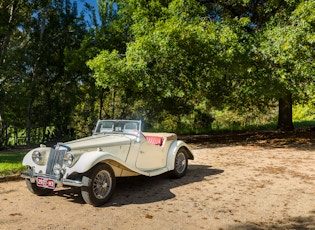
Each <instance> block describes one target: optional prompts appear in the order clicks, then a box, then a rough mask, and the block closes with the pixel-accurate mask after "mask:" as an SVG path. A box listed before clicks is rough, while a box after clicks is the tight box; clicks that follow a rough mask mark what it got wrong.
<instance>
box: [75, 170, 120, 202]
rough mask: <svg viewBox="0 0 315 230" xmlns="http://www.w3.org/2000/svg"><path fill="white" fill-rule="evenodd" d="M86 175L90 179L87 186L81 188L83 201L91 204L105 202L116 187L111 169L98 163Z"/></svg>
mask: <svg viewBox="0 0 315 230" xmlns="http://www.w3.org/2000/svg"><path fill="white" fill-rule="evenodd" d="M88 177H89V178H90V179H91V181H90V183H89V186H87V187H82V189H81V194H82V197H83V199H84V201H85V202H86V203H87V204H91V205H93V206H101V205H103V204H105V203H106V202H107V201H108V200H109V199H110V198H111V196H112V195H113V193H114V191H115V188H116V177H115V174H114V171H113V169H112V168H111V167H110V166H109V165H107V164H98V165H96V166H95V167H94V168H93V170H92V171H91V172H90V174H89V175H88Z"/></svg>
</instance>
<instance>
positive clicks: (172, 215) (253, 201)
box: [0, 138, 315, 230]
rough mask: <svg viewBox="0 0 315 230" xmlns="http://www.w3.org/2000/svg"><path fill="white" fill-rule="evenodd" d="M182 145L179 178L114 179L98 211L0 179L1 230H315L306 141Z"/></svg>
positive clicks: (313, 157) (74, 197)
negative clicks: (184, 154) (185, 153)
mask: <svg viewBox="0 0 315 230" xmlns="http://www.w3.org/2000/svg"><path fill="white" fill-rule="evenodd" d="M191 140H192V139H191ZM204 140H206V138H205V139H204ZM189 145H190V147H191V148H192V150H193V153H194V155H195V160H194V161H190V162H189V168H188V171H187V175H186V176H185V177H183V178H181V179H175V180H174V179H170V178H168V176H167V175H161V176H158V177H152V178H148V177H133V178H123V179H119V180H118V184H117V189H116V193H115V195H114V196H113V198H112V199H111V200H110V201H109V202H108V203H107V204H106V205H105V206H102V207H98V208H95V207H93V206H90V205H87V204H85V203H84V202H83V200H82V197H81V196H80V195H78V194H77V193H75V192H74V191H72V190H68V189H58V190H57V191H55V193H54V195H51V196H44V197H39V196H36V195H33V194H31V193H30V192H29V191H28V190H27V188H26V185H25V182H24V181H23V180H18V181H4V182H1V183H0V213H1V215H0V229H3V230H6V229H8V230H13V229H16V230H17V229H22V230H24V229H75V230H79V229H159V230H160V229H174V230H175V229H176V230H177V229H255V230H260V229H300V230H302V229H303V230H304V229H314V230H315V168H314V165H315V154H314V153H315V151H314V150H315V145H314V144H313V142H311V141H309V140H306V139H298V140H294V141H288V139H285V140H284V139H277V140H274V139H273V140H263V139H257V138H256V140H255V141H250V142H246V143H245V142H243V143H234V144H213V143H210V142H206V141H202V142H199V143H198V142H196V141H191V142H190V144H189Z"/></svg>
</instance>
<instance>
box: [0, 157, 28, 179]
mask: <svg viewBox="0 0 315 230" xmlns="http://www.w3.org/2000/svg"><path fill="white" fill-rule="evenodd" d="M25 154H26V152H17V153H2V152H0V176H10V175H15V174H19V173H21V172H22V171H24V170H25V169H26V167H25V166H23V165H22V160H23V157H24V156H25Z"/></svg>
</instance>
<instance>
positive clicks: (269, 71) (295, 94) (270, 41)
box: [258, 1, 315, 130]
mask: <svg viewBox="0 0 315 230" xmlns="http://www.w3.org/2000/svg"><path fill="white" fill-rule="evenodd" d="M314 12H315V2H314V1H302V2H301V3H300V4H298V5H297V6H296V8H295V9H294V10H293V11H292V12H291V13H290V14H289V15H288V16H287V17H286V18H285V20H283V15H281V14H277V15H275V16H274V17H273V18H272V19H271V20H270V22H269V23H268V24H267V26H266V29H265V30H264V33H263V38H262V40H261V43H260V48H259V50H258V51H259V55H260V56H261V59H262V60H263V61H264V63H265V65H264V66H265V68H264V70H265V72H264V73H263V77H264V78H266V79H268V78H269V79H271V82H273V83H274V84H275V85H274V86H275V87H273V88H272V89H273V90H272V91H271V92H270V91H269V93H272V94H273V95H274V97H275V98H277V99H279V120H278V129H281V130H292V129H293V124H292V105H293V103H294V102H296V101H297V102H298V101H301V99H304V100H305V99H309V98H310V96H312V94H313V91H312V90H311V89H312V87H314V77H315V64H314V58H315V50H314V43H315V32H314V31H315V16H314Z"/></svg>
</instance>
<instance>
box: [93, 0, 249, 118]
mask: <svg viewBox="0 0 315 230" xmlns="http://www.w3.org/2000/svg"><path fill="white" fill-rule="evenodd" d="M128 3H129V5H128V7H127V9H133V11H132V12H133V13H132V16H131V19H132V24H130V25H129V27H130V30H131V33H132V37H133V38H134V39H133V40H132V41H130V42H129V43H128V44H127V49H126V52H125V53H120V52H118V51H116V50H114V51H110V50H105V51H103V52H101V53H100V54H99V55H98V56H97V57H96V58H94V59H93V60H92V61H90V62H88V65H89V66H90V67H91V69H92V70H93V71H94V77H95V78H96V82H97V84H99V85H101V86H103V87H108V88H115V87H116V88H117V87H118V88H119V90H120V91H130V92H133V93H134V94H135V95H137V97H138V98H141V99H143V100H145V101H146V102H147V105H149V106H150V108H151V109H152V110H155V109H154V108H153V105H154V104H157V105H158V106H160V108H161V109H160V112H163V110H167V111H168V112H170V113H172V114H174V115H180V114H185V113H189V112H192V109H193V107H194V106H195V104H196V103H198V101H199V100H200V99H203V98H204V97H205V96H207V97H208V100H209V101H218V97H217V95H218V93H216V92H217V90H213V88H212V87H213V86H214V85H219V83H218V82H222V76H223V73H224V72H225V66H227V65H229V64H231V63H232V62H233V60H235V58H234V56H235V55H239V54H240V53H242V52H244V49H243V48H242V46H241V45H240V43H238V39H239V35H238V31H237V27H236V30H235V28H233V27H230V26H229V25H228V24H226V23H223V22H217V21H209V18H208V16H207V12H206V8H205V7H203V6H202V5H200V4H198V3H196V1H193V0H192V1H177V0H176V1H169V2H168V1H167V2H164V1H149V2H141V1H140V2H139V1H137V2H128ZM125 7H126V6H125ZM125 10H126V9H125V8H124V9H123V10H122V11H119V12H118V13H120V12H123V13H124V12H125ZM129 13H130V12H129ZM235 24H236V25H237V24H238V22H235ZM228 92H229V91H228V90H226V91H225V92H224V93H228ZM213 98H215V100H211V99H213ZM170 102H172V103H170ZM150 115H152V112H151V113H150ZM156 115H157V114H156ZM144 116H146V114H144Z"/></svg>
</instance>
